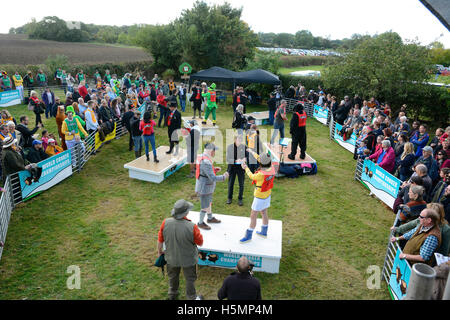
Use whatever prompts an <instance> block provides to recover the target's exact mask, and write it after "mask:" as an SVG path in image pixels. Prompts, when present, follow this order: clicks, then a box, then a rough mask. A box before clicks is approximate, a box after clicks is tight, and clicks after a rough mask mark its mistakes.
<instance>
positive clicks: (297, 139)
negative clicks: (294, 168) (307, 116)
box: [291, 127, 306, 158]
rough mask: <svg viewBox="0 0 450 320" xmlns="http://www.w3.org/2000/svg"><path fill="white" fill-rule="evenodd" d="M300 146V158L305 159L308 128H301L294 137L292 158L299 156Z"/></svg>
mask: <svg viewBox="0 0 450 320" xmlns="http://www.w3.org/2000/svg"><path fill="white" fill-rule="evenodd" d="M298 146H300V158H304V157H305V153H306V128H305V127H300V128H298V131H297V132H295V133H294V134H293V135H292V145H291V156H292V157H295V155H296V154H297V147H298Z"/></svg>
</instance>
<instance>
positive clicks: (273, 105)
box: [267, 97, 277, 112]
mask: <svg viewBox="0 0 450 320" xmlns="http://www.w3.org/2000/svg"><path fill="white" fill-rule="evenodd" d="M267 106H268V107H269V111H273V112H275V111H276V110H277V99H275V97H273V98H270V99H269V100H267Z"/></svg>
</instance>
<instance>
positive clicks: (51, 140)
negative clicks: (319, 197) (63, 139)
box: [48, 139, 56, 143]
mask: <svg viewBox="0 0 450 320" xmlns="http://www.w3.org/2000/svg"><path fill="white" fill-rule="evenodd" d="M52 142H56V141H55V139H48V143H52Z"/></svg>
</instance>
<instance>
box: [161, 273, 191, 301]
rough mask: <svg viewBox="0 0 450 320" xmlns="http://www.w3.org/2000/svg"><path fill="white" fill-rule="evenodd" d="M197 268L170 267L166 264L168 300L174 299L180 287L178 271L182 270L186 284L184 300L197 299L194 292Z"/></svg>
mask: <svg viewBox="0 0 450 320" xmlns="http://www.w3.org/2000/svg"><path fill="white" fill-rule="evenodd" d="M196 267H197V266H196V265H193V266H191V267H172V266H171V265H169V264H167V275H168V276H169V299H176V298H177V296H178V294H179V291H178V288H179V287H180V271H181V269H183V274H184V279H185V284H186V299H188V300H194V299H195V298H196V297H197V293H196V290H195V280H197V268H196Z"/></svg>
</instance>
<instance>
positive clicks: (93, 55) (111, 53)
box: [0, 34, 151, 65]
mask: <svg viewBox="0 0 450 320" xmlns="http://www.w3.org/2000/svg"><path fill="white" fill-rule="evenodd" d="M56 54H63V55H65V56H67V57H68V58H69V63H73V64H76V63H80V64H90V63H108V62H111V63H114V62H115V63H117V62H134V61H143V60H151V57H150V55H149V54H147V53H146V52H145V51H144V50H142V49H138V48H121V47H114V46H109V45H98V44H90V43H80V42H55V41H47V40H28V39H27V36H26V35H9V34H0V65H1V64H19V65H28V64H41V63H44V61H45V60H46V59H47V57H48V56H49V55H56Z"/></svg>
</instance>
